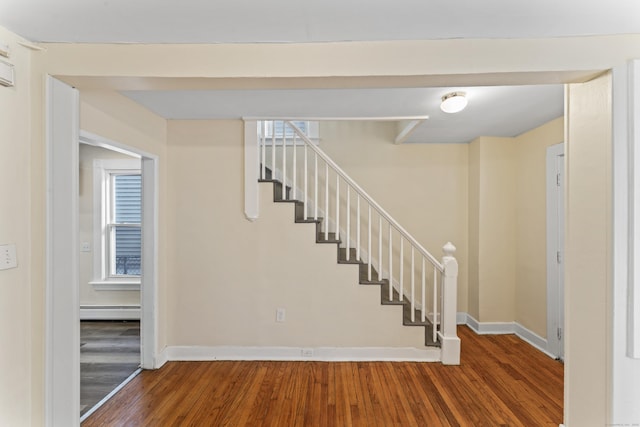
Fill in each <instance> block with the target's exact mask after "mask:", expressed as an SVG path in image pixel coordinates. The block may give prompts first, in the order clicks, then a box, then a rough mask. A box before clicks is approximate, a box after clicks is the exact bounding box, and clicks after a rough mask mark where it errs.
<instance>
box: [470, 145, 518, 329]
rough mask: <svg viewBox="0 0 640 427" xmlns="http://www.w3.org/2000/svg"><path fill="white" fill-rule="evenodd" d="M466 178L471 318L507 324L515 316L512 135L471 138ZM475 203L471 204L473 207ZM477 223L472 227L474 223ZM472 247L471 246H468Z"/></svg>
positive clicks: (513, 147) (513, 155) (513, 149)
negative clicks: (471, 231) (473, 254)
mask: <svg viewBox="0 0 640 427" xmlns="http://www.w3.org/2000/svg"><path fill="white" fill-rule="evenodd" d="M471 146H472V147H474V148H473V149H472V150H471V151H472V154H473V155H474V156H476V155H477V158H470V161H471V163H472V166H471V169H473V170H474V174H473V176H471V175H470V176H471V178H473V179H477V180H478V182H477V183H473V184H472V183H470V184H469V185H470V187H474V191H475V190H476V189H477V191H478V193H477V194H474V195H473V196H471V197H472V199H473V200H474V205H477V210H474V211H473V212H471V211H470V212H469V217H470V218H471V219H470V224H471V226H472V227H473V228H476V227H477V230H478V236H477V237H476V236H474V237H473V239H474V240H475V239H477V243H476V242H475V241H474V245H476V244H477V257H478V258H477V260H474V261H473V263H475V264H477V279H475V280H477V282H476V283H477V286H478V289H477V290H476V289H474V290H473V291H471V293H472V294H473V295H474V304H475V303H476V301H475V299H476V298H477V306H478V310H477V314H478V317H477V318H476V320H478V321H480V322H511V321H513V319H514V318H515V308H514V304H513V302H514V292H515V286H514V285H515V262H514V260H515V247H516V240H515V204H514V199H515V182H514V177H515V144H514V141H513V139H512V138H493V137H481V138H478V139H476V140H475V141H473V142H471ZM474 207H475V206H474ZM476 224H477V225H476ZM474 251H475V247H474Z"/></svg>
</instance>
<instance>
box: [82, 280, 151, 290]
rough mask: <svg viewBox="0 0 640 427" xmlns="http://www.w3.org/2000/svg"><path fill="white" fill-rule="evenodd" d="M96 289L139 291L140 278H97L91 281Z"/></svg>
mask: <svg viewBox="0 0 640 427" xmlns="http://www.w3.org/2000/svg"><path fill="white" fill-rule="evenodd" d="M89 284H90V285H91V286H93V289H95V290H96V291H139V290H140V280H102V281H100V280H95V281H91V282H89Z"/></svg>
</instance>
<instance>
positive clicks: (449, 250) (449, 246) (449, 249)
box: [442, 242, 456, 257]
mask: <svg viewBox="0 0 640 427" xmlns="http://www.w3.org/2000/svg"><path fill="white" fill-rule="evenodd" d="M442 252H443V253H444V256H446V257H452V256H453V254H454V253H456V247H455V246H453V243H451V242H447V243H446V244H445V245H444V246H443V247H442Z"/></svg>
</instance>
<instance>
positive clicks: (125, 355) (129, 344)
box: [80, 321, 140, 415]
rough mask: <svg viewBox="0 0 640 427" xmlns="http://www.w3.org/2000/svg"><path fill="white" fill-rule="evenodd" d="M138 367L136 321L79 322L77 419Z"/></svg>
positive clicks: (138, 336) (138, 335) (138, 325)
mask: <svg viewBox="0 0 640 427" xmlns="http://www.w3.org/2000/svg"><path fill="white" fill-rule="evenodd" d="M139 366H140V322H139V321H126V322H123V321H104V322H103V321H82V322H80V415H84V414H85V413H86V412H87V411H88V410H90V409H91V408H92V407H93V406H94V405H95V404H96V403H98V402H100V401H101V400H102V399H103V398H104V397H105V396H106V395H107V394H109V393H111V391H112V390H114V389H115V388H116V387H117V386H119V385H120V384H121V383H122V382H123V381H124V380H126V379H127V378H128V377H129V375H131V374H132V373H133V372H135V371H136V370H137V369H138V367H139Z"/></svg>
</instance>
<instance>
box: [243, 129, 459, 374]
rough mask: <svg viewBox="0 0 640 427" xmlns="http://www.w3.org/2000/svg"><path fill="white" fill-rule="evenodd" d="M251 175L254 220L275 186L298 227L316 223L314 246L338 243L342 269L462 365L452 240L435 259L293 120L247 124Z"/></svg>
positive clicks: (249, 209)
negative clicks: (261, 198)
mask: <svg viewBox="0 0 640 427" xmlns="http://www.w3.org/2000/svg"><path fill="white" fill-rule="evenodd" d="M276 129H278V130H279V132H280V134H279V135H276ZM269 130H271V132H269ZM245 175H246V177H245V213H246V215H247V218H248V219H250V220H252V219H255V218H257V215H258V209H257V185H258V183H259V182H268V183H272V184H273V201H274V202H276V203H289V204H292V205H293V206H294V219H295V222H296V223H315V224H316V243H318V244H333V245H335V246H336V260H337V262H338V263H339V264H353V265H357V266H358V268H359V283H360V285H362V286H379V287H380V303H381V304H383V305H395V306H400V307H402V323H403V325H405V326H410V327H411V326H413V327H415V326H418V327H423V328H424V331H425V334H424V336H425V339H424V344H425V345H426V346H427V347H440V348H441V355H442V357H441V360H442V363H444V364H459V359H460V340H459V339H458V337H457V335H456V311H457V310H456V292H457V289H456V287H457V283H456V282H457V261H456V260H455V258H454V257H453V253H454V252H455V247H454V246H453V245H452V244H451V243H447V244H446V245H445V246H444V248H443V251H444V254H445V256H444V257H443V258H442V262H440V261H438V260H436V259H435V258H434V257H433V256H432V255H431V254H430V253H429V252H427V251H426V250H425V249H424V247H422V246H421V245H420V243H418V242H417V241H416V240H415V238H413V236H411V235H410V234H409V233H408V232H407V231H406V230H405V229H404V228H402V227H401V226H400V225H399V224H398V223H397V222H396V221H395V220H394V219H393V218H392V217H391V216H390V215H389V214H388V213H387V212H386V211H385V210H384V209H382V207H380V205H378V204H377V203H376V202H375V201H374V200H373V199H372V198H371V197H370V196H369V195H368V194H367V193H366V192H365V191H364V190H363V189H362V188H360V186H359V185H358V184H356V183H355V182H354V181H353V180H352V179H351V178H350V177H349V176H348V175H347V174H346V173H345V172H344V171H343V170H342V169H340V167H339V166H338V165H336V164H335V163H334V162H333V161H332V160H331V159H330V158H329V157H328V156H327V155H326V154H325V153H324V152H322V150H321V149H320V148H318V147H317V146H316V144H315V143H314V142H313V141H311V140H310V139H309V138H308V137H307V136H306V135H305V134H304V133H303V132H302V131H301V130H300V129H299V128H298V127H297V126H295V125H294V124H293V123H292V122H290V121H281V122H278V123H274V122H273V121H245ZM254 194H255V195H256V196H255V197H254ZM321 205H322V206H321ZM376 220H377V221H376ZM363 231H364V233H363ZM363 234H364V238H363V236H362V235H363ZM363 240H364V242H363ZM405 249H408V250H406V251H405ZM416 258H417V262H416Z"/></svg>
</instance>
